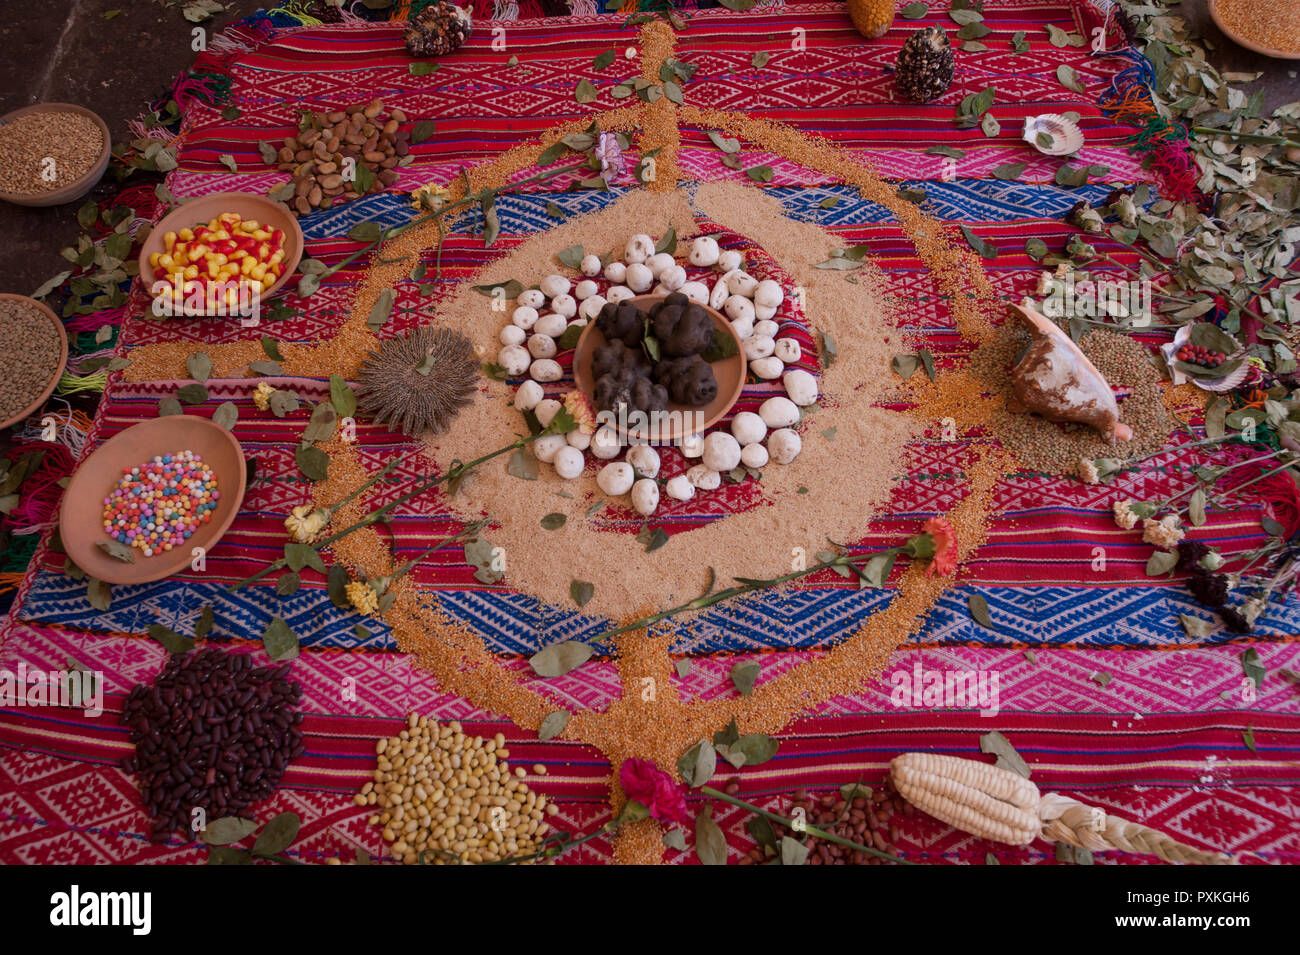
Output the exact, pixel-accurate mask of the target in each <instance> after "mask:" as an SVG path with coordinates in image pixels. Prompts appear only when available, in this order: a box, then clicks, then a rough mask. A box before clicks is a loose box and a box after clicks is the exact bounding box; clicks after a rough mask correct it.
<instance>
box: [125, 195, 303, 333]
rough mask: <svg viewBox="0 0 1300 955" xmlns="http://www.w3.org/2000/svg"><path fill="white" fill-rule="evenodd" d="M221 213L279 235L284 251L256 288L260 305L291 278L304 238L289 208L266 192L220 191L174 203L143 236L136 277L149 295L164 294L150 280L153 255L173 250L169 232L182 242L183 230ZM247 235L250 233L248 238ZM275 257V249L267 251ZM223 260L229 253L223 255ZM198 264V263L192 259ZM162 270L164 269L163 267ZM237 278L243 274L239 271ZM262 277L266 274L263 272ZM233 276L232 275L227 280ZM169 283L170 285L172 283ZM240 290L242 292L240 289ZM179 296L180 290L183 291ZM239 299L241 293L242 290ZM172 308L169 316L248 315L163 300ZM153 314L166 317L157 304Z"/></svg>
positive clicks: (265, 243)
mask: <svg viewBox="0 0 1300 955" xmlns="http://www.w3.org/2000/svg"><path fill="white" fill-rule="evenodd" d="M223 215H235V216H239V223H240V224H241V225H242V224H248V223H249V222H250V221H251V222H255V223H257V225H258V227H259V228H258V230H253V231H254V232H263V231H264V232H268V233H275V232H277V231H278V232H279V233H280V234H281V236H282V238H281V240H280V248H281V249H282V250H283V255H282V256H281V257H280V259H279V261H278V263H276V267H277V268H278V269H279V275H278V277H276V278H275V280H274V281H272V282H271V284H270V285H269V286H266V287H263V288H260V289H258V290H257V297H258V303H259V305H260V306H265V304H266V302H267V300H268V299H270V298H271V296H273V295H274V294H275V293H276V292H278V291H279V290H280V289H281V288H283V287H284V284H285V283H286V282H288V281H289V278H290V276H292V275H293V272H294V270H295V269H296V268H298V263H299V262H300V261H301V260H302V252H303V246H304V244H305V243H304V239H303V235H302V227H301V226H299V225H298V219H297V217H295V216H294V214H293V213H292V212H290V211H289V209H288V207H286V206H283V205H281V204H280V203H278V202H272V201H271V200H270V199H268V198H266V197H265V196H257V195H253V194H252V193H248V192H220V193H216V194H214V195H211V196H204V197H203V198H201V199H191V200H190V201H189V202H186V203H183V204H182V205H179V206H177V207H176V208H175V209H173V210H172V211H171V212H169V213H167V215H165V216H163V218H162V220H161V221H160V222H159V223H158V224H157V225H155V226H154V227H153V229H152V230H151V231H150V232H149V235H148V236H147V237H146V238H145V240H144V243H143V244H142V245H141V247H140V280H141V281H142V282H143V283H144V287H145V290H146V291H147V292H149V293H150V295H151V297H154V298H160V297H162V296H165V295H167V294H168V293H166V292H160V293H159V295H157V296H155V295H154V294H153V290H154V283H155V282H156V281H158V279H157V278H156V277H155V266H154V264H153V263H154V262H155V261H156V260H155V259H154V258H153V256H155V255H158V256H162V255H170V254H172V253H173V252H174V251H175V247H174V245H173V247H172V249H169V248H168V236H169V235H171V236H172V237H173V238H172V240H171V241H172V242H173V243H175V242H176V241H185V240H180V239H179V237H180V236H183V235H186V234H187V233H186V232H185V230H189V231H190V232H194V231H195V230H196V229H198V228H206V227H207V226H209V225H211V224H212V221H213V220H214V219H220V217H221V216H223ZM227 224H228V223H221V222H219V223H218V225H227ZM248 238H251V235H250V236H249V237H248ZM194 244H195V243H194V242H193V241H192V240H190V241H188V242H187V245H189V246H193V245H194ZM274 245H275V243H274V242H271V241H270V240H269V239H268V240H257V241H256V252H257V253H258V254H257V256H256V260H257V261H258V262H259V264H261V263H260V249H261V247H263V246H265V247H267V248H268V249H270V248H271V247H272V246H274ZM270 254H271V255H274V252H273V251H272V252H270ZM226 258H227V259H228V260H229V259H230V258H231V257H230V256H227V257H226ZM195 266H196V268H197V262H196V263H195ZM164 271H167V270H166V267H165V266H164ZM240 278H241V281H242V280H243V278H244V276H243V274H242V273H241V276H240ZM264 278H265V276H264ZM233 279H234V276H232V281H233ZM171 287H173V288H174V285H172V286H171ZM243 291H244V290H243V289H242V288H241V293H243ZM183 294H184V293H183ZM247 294H248V296H249V297H251V294H252V290H251V289H249V290H248V293H247ZM241 297H243V295H242V294H241ZM166 304H167V305H169V306H171V309H172V312H173V313H174V314H181V315H187V316H192V317H205V316H218V315H240V314H247V309H242V310H241V309H239V308H233V309H232V308H229V307H226V308H222V309H214V308H210V307H204V308H193V307H190V306H189V305H176V304H174V303H166ZM154 314H155V315H156V316H157V317H160V318H166V317H168V315H167V314H166V313H165V312H164V313H163V314H161V315H160V314H159V308H158V307H156V308H155V311H154Z"/></svg>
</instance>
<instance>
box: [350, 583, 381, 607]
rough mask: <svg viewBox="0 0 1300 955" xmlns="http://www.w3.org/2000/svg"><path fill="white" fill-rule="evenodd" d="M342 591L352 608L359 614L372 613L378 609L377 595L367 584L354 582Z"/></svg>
mask: <svg viewBox="0 0 1300 955" xmlns="http://www.w3.org/2000/svg"><path fill="white" fill-rule="evenodd" d="M344 590H345V592H346V593H347V595H348V600H350V601H351V602H352V606H353V607H355V608H356V609H357V610H358V611H360V612H361V613H374V612H375V611H376V610H378V609H379V595H378V594H377V593H375V588H374V587H371V586H370V585H369V584H367V583H362V582H361V581H359V580H354V581H352V583H350V584H348V585H347V587H346V588H344Z"/></svg>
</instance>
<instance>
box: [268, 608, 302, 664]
mask: <svg viewBox="0 0 1300 955" xmlns="http://www.w3.org/2000/svg"><path fill="white" fill-rule="evenodd" d="M262 647H263V648H264V649H265V650H266V654H267V656H269V657H270V658H271V659H272V660H274V661H275V662H277V663H283V662H284V661H285V660H293V659H295V658H296V657H297V656H298V651H299V649H300V647H299V645H298V636H297V634H295V633H294V632H293V630H292V629H291V628H290V626H289V625H288V624H287V623H285V622H284V621H283V620H281V619H280V618H279V617H272V618H271V622H270V623H268V624H267V625H266V629H265V630H263V631H262Z"/></svg>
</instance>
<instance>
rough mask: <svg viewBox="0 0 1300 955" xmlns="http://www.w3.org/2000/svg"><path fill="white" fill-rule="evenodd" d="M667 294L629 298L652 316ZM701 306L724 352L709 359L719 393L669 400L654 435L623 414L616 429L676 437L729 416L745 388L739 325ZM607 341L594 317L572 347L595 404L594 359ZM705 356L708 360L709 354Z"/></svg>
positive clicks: (579, 378) (581, 381)
mask: <svg viewBox="0 0 1300 955" xmlns="http://www.w3.org/2000/svg"><path fill="white" fill-rule="evenodd" d="M665 298H667V296H666V295H637V296H635V297H633V298H630V299H628V300H627V301H629V302H631V303H632V304H633V305H635V306H636V308H637V311H639V312H640V313H641V314H642V316H644V317H646V318H649V317H650V309H651V308H652V307H653V306H655V305H657V304H658V303H660V302H662V301H663V300H664V299H665ZM699 307H700V308H701V309H703V310H704V312H705V314H707V315H708V316H709V318H710V319H711V320H712V322H713V328H714V343H715V344H714V348H715V349H719V350H721V351H722V352H723V353H724V354H725V357H720V358H716V359H714V360H712V361H709V366H710V367H711V368H712V369H713V377H714V380H715V381H716V382H717V386H718V388H717V394H716V395H715V396H714V397H713V399H712V400H711V401H709V402H707V403H706V404H703V405H699V406H691V405H685V404H679V403H677V402H675V401H670V402H669V403H668V411H669V415H670V417H668V418H667V420H666V422H665V423H664V424H663V425H661V426H660V427H659V428H658V429H657V431H656V433H655V434H653V435H647V434H646V429H644V428H635V429H631V428H628V427H625V422H624V421H623V420H622V417H621V416H620V418H619V422H618V427H617V429H616V430H617V431H618V432H619V434H623V435H627V434H629V433H630V434H631V436H632V437H636V438H646V437H649V438H650V439H651V440H652V441H654V442H665V441H677V440H679V439H681V438H682V437H684V436H686V435H689V434H702V433H704V432H705V431H707V430H708V429H709V428H712V427H713V426H714V425H715V424H717V423H718V422H719V421H721V420H722V419H723V418H724V417H726V415H727V412H729V411H730V410H731V408H732V406H733V405H734V404H735V403H736V401H737V400H738V399H739V398H740V394H741V392H743V391H744V390H745V367H746V366H745V355H744V353H743V351H742V345H741V341H740V336H739V335H737V334H736V329H735V328H734V327H733V326H732V324H731V322H730V321H729V320H728V319H727V316H725V315H723V314H722V313H721V312H719V311H718V310H717V309H714V308H710V307H709V306H707V305H700V306H699ZM605 344H606V341H605V336H604V334H603V333H602V332H601V330H600V329H599V328H597V327H596V322H594V321H592V322H589V323H588V324H587V327H586V328H585V329H584V330H583V332H582V335H581V337H579V339H578V343H577V345H576V346H575V347H574V350H573V379H574V381H575V383H576V384H577V386H578V389H579V390H580V391H581V392H582V393H583V394H585V395H586V396H587V398H588V399H589V400H591V401H592V406H593V407H595V398H594V396H595V393H596V378H595V375H594V374H593V372H592V360H593V357H594V355H595V352H596V349H598V348H600V347H602V346H604V345H605ZM703 357H704V358H705V360H706V361H708V359H709V355H708V354H705V355H704V356H703Z"/></svg>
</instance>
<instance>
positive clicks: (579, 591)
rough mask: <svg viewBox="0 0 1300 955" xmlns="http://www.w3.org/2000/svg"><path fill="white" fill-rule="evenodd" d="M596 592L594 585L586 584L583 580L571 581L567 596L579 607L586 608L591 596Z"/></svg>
mask: <svg viewBox="0 0 1300 955" xmlns="http://www.w3.org/2000/svg"><path fill="white" fill-rule="evenodd" d="M595 592H596V586H595V584H591V583H588V582H587V581H585V580H573V581H570V582H569V596H570V597H572V598H573V602H574V603H576V604H577V605H578V606H579V607H585V606H587V602H588V601H589V600H591V598H592V595H593V594H595Z"/></svg>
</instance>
